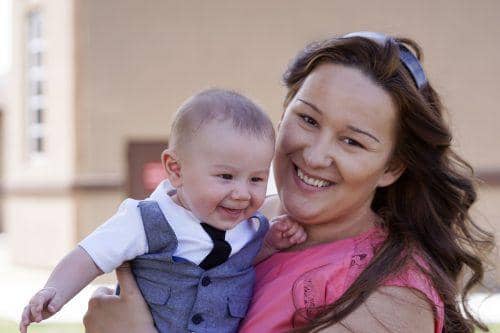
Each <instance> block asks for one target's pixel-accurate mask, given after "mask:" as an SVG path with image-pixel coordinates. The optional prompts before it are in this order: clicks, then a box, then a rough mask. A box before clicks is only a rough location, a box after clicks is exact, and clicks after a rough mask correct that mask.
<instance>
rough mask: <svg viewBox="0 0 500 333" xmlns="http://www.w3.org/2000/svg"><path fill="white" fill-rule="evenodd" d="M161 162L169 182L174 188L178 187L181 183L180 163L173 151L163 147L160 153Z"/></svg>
mask: <svg viewBox="0 0 500 333" xmlns="http://www.w3.org/2000/svg"><path fill="white" fill-rule="evenodd" d="M161 163H162V164H163V167H164V168H165V172H166V173H167V178H168V180H170V184H172V186H173V187H175V188H178V187H180V186H181V185H182V174H181V165H180V163H179V160H178V158H177V156H176V154H175V153H174V151H172V150H170V149H165V150H164V151H163V153H161Z"/></svg>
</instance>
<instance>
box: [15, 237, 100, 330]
mask: <svg viewBox="0 0 500 333" xmlns="http://www.w3.org/2000/svg"><path fill="white" fill-rule="evenodd" d="M101 274H103V272H102V271H101V270H100V269H99V267H97V265H96V264H95V263H94V261H93V260H92V258H91V257H90V256H89V255H88V254H87V252H85V250H83V249H82V248H81V247H79V246H77V247H76V248H75V249H74V250H73V251H71V252H70V253H69V254H68V255H67V256H66V257H64V258H63V259H62V260H61V261H60V262H59V263H58V264H57V266H56V268H55V269H54V271H53V272H52V274H51V275H50V277H49V279H48V281H47V283H46V284H45V287H44V288H43V289H41V290H40V291H38V292H37V293H36V294H35V295H34V296H33V297H32V298H31V300H30V302H29V304H28V305H27V306H26V307H25V308H24V310H23V315H22V318H21V322H20V324H19V329H20V331H21V333H26V332H27V328H28V325H29V324H30V323H32V322H37V323H38V322H40V321H42V320H43V319H46V318H49V317H50V316H52V315H53V314H55V313H56V312H57V311H59V310H60V309H61V308H62V306H63V305H64V304H66V303H67V302H68V301H69V300H70V299H71V298H73V297H74V296H75V295H76V294H77V293H78V292H79V291H80V290H82V289H83V288H84V287H85V286H86V285H88V284H89V283H90V282H91V281H92V280H94V279H95V278H96V277H97V276H99V275H101Z"/></svg>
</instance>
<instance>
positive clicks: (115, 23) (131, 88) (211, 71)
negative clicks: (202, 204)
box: [77, 0, 500, 175]
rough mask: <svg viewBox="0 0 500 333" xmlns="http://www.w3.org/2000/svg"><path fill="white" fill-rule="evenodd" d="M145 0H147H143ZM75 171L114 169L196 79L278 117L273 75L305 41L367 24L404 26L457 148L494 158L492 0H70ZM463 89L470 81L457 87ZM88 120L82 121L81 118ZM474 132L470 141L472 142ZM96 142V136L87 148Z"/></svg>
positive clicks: (478, 159) (489, 161)
mask: <svg viewBox="0 0 500 333" xmlns="http://www.w3.org/2000/svg"><path fill="white" fill-rule="evenodd" d="M150 4H152V2H150ZM78 6H79V9H78V16H79V17H80V18H81V19H80V22H79V24H78V27H77V31H78V32H79V41H78V50H79V51H78V52H79V70H80V74H81V75H79V78H80V79H81V80H80V85H79V88H80V89H79V94H80V97H81V98H80V100H81V101H82V103H81V104H80V107H81V110H80V111H81V112H79V117H80V118H79V120H80V121H79V124H80V125H81V127H80V131H79V133H80V134H79V142H80V144H79V145H78V146H79V149H81V150H80V151H79V154H78V158H79V159H78V168H79V171H80V172H83V173H87V172H90V173H92V172H97V173H103V172H104V173H114V172H118V173H119V174H120V175H123V174H124V171H125V163H124V141H125V140H126V139H128V138H137V137H140V138H150V137H154V138H158V137H164V136H165V135H166V134H167V133H168V125H169V120H170V114H171V113H172V112H173V111H174V110H175V109H176V107H177V106H178V105H179V104H180V102H181V101H182V100H183V99H185V98H186V97H187V96H189V95H190V94H192V93H193V92H195V91H197V90H199V89H200V88H203V87H206V86H211V85H218V86H223V87H231V88H236V89H239V90H241V91H243V92H244V93H246V94H248V95H250V96H251V97H253V98H255V99H257V101H259V102H261V104H262V105H263V106H264V107H265V108H266V109H267V110H268V111H269V112H270V113H271V114H272V116H273V119H274V120H277V119H278V117H279V114H280V112H281V102H282V96H283V92H284V91H283V89H282V88H281V86H280V75H281V73H282V72H283V70H284V68H285V66H286V64H287V62H288V61H289V59H290V58H291V57H292V56H293V55H294V53H295V52H296V51H297V50H298V49H299V48H300V47H302V46H303V45H304V43H305V42H306V41H310V40H313V39H318V38H321V37H324V36H328V35H330V34H342V33H345V32H348V31H356V30H363V29H372V30H373V29H374V30H379V31H385V32H389V33H395V34H398V35H406V36H410V37H413V38H415V39H416V40H418V41H419V42H420V43H421V45H422V46H423V48H424V50H425V61H424V66H425V67H426V69H427V71H428V74H429V77H430V78H431V80H432V82H433V83H434V85H435V86H436V88H437V89H438V91H439V92H440V93H441V95H442V97H443V100H444V102H445V103H446V105H447V106H448V107H449V110H450V112H451V114H452V123H453V126H454V128H455V133H456V138H457V141H458V143H459V148H460V149H461V150H462V151H463V152H464V155H465V156H466V157H467V158H468V159H470V160H471V161H472V162H473V164H474V165H475V166H477V167H480V168H483V167H484V168H498V167H500V154H495V153H494V151H495V150H496V149H497V147H496V143H497V141H496V140H494V138H497V137H498V136H497V134H496V129H495V125H496V124H498V123H500V114H499V113H498V112H496V107H495V104H494V96H495V95H496V92H497V90H498V88H499V86H500V79H499V78H500V66H494V64H495V63H496V54H497V53H498V46H497V43H494V41H496V40H497V37H498V36H499V34H500V24H498V23H497V19H498V17H497V16H498V15H495V13H498V12H499V11H500V2H498V1H493V0H491V1H479V2H472V1H455V0H450V1H430V0H427V1H399V0H392V1H387V0H385V1H369V2H367V1H307V2H304V1H287V2H275V1H265V0H259V1H252V2H238V3H237V4H235V3H234V2H232V1H210V2H205V1H182V2H178V1H157V2H154V5H149V6H148V5H146V4H144V3H143V2H138V1H135V0H109V1H105V2H103V1H98V0H94V1H79V2H78ZM471 89H474V92H473V93H468V92H469V91H470V90H471ZM90 124H92V126H90ZM478 143H480V144H478ZM97 147H100V148H101V149H99V151H97Z"/></svg>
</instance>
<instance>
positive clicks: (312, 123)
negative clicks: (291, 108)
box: [299, 114, 318, 127]
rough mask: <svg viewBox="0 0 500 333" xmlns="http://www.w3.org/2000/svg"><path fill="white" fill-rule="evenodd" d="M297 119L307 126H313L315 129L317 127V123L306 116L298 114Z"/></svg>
mask: <svg viewBox="0 0 500 333" xmlns="http://www.w3.org/2000/svg"><path fill="white" fill-rule="evenodd" d="M299 117H300V118H301V119H302V120H303V121H304V122H305V123H307V124H308V125H311V126H314V127H317V126H318V122H317V121H316V120H315V119H314V118H312V117H309V116H308V115H305V114H300V115H299Z"/></svg>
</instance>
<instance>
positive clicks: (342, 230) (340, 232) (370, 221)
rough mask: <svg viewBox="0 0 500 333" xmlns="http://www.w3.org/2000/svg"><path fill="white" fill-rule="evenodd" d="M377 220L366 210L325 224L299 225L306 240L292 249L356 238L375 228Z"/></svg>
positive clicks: (374, 215)
mask: <svg viewBox="0 0 500 333" xmlns="http://www.w3.org/2000/svg"><path fill="white" fill-rule="evenodd" d="M379 219H380V217H379V216H378V215H377V214H375V213H374V212H373V211H372V210H371V209H369V208H368V209H364V210H358V211H357V212H356V213H355V214H351V215H349V216H343V217H339V218H336V219H335V220H332V221H330V222H327V223H320V224H307V223H301V224H302V226H303V227H304V229H305V231H306V232H307V240H306V241H305V242H304V243H302V244H299V245H298V246H297V247H294V249H301V248H308V247H311V246H314V245H318V244H323V243H330V242H334V241H337V240H341V239H345V238H350V237H354V236H357V235H359V234H361V233H363V232H365V231H368V230H369V229H371V228H372V227H373V226H375V225H376V224H377V221H378V220H379ZM299 222H300V221H299Z"/></svg>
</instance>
